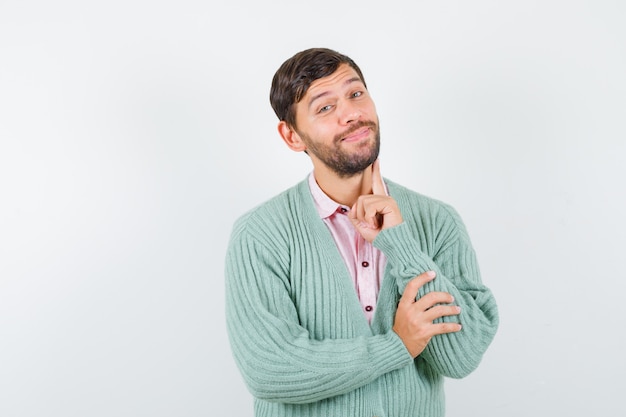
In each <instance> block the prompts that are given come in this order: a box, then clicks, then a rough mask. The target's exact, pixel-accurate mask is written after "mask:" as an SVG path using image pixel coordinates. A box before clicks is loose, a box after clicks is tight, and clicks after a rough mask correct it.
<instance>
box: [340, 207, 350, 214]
mask: <svg viewBox="0 0 626 417" xmlns="http://www.w3.org/2000/svg"><path fill="white" fill-rule="evenodd" d="M340 210H341V212H342V213H345V212H346V211H348V209H347V208H345V207H342V208H341V209H340Z"/></svg>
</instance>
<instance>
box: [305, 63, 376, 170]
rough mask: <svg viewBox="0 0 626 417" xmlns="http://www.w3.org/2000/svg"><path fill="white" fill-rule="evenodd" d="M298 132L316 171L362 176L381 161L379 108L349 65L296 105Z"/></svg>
mask: <svg viewBox="0 0 626 417" xmlns="http://www.w3.org/2000/svg"><path fill="white" fill-rule="evenodd" d="M296 131H297V133H298V135H299V136H300V138H301V139H302V141H303V142H304V143H305V145H306V150H307V152H308V153H309V156H310V157H311V159H312V161H313V165H314V167H315V169H329V170H331V171H333V172H334V173H335V174H337V175H339V176H340V177H351V176H353V175H355V174H358V173H360V172H361V171H363V170H364V169H365V168H367V167H368V166H369V165H371V164H372V163H373V162H374V161H375V160H376V158H377V157H378V152H379V149H380V129H379V126H378V116H377V114H376V108H375V106H374V102H373V101H372V99H371V97H370V95H369V93H368V91H367V89H366V88H365V85H364V84H363V82H362V81H361V79H360V78H359V76H358V75H357V73H356V72H355V71H354V70H353V69H352V68H351V67H350V66H349V65H347V64H342V65H340V66H339V68H337V71H335V72H334V73H333V74H332V75H330V76H328V77H325V78H320V79H318V80H315V81H314V82H313V83H312V84H311V86H310V87H309V89H308V91H307V92H306V94H305V95H304V97H303V98H302V100H300V102H299V103H298V104H297V105H296Z"/></svg>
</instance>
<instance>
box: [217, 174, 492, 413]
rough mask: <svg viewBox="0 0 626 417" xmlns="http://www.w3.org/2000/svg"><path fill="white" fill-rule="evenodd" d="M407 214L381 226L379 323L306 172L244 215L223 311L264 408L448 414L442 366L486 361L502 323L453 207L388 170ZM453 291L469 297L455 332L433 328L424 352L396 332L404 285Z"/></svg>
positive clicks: (258, 405)
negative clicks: (414, 350) (366, 310)
mask: <svg viewBox="0 0 626 417" xmlns="http://www.w3.org/2000/svg"><path fill="white" fill-rule="evenodd" d="M386 183H387V186H388V188H389V193H390V195H391V196H392V197H394V198H395V199H396V201H397V203H398V205H399V207H400V210H401V212H402V216H403V218H404V223H402V224H401V225H399V226H396V227H393V228H391V229H387V230H384V231H382V232H380V233H379V235H378V237H377V238H376V240H375V241H374V245H375V246H376V247H378V248H379V249H381V250H382V251H383V253H384V254H385V255H386V256H387V261H388V262H387V269H386V271H385V276H384V279H383V283H382V285H381V289H380V294H379V299H378V304H377V308H376V314H375V316H374V319H373V320H372V324H371V326H370V325H368V323H367V320H366V318H365V316H364V314H363V311H362V309H361V306H360V304H359V301H358V298H357V295H356V291H355V289H354V286H353V284H352V279H351V277H350V276H349V274H348V270H347V268H346V266H345V264H344V262H343V259H342V258H341V255H340V254H339V251H338V249H337V247H336V245H335V242H334V241H333V239H332V236H331V235H330V233H329V231H328V229H327V228H326V225H325V224H324V223H323V221H322V220H321V219H320V217H319V215H318V214H317V212H316V211H315V207H314V203H313V200H312V197H311V194H310V191H309V188H308V184H307V182H306V180H305V181H302V182H301V183H299V184H297V185H296V186H294V187H293V188H290V189H289V190H287V191H285V192H283V193H282V194H280V195H278V196H276V197H275V198H273V199H271V200H270V201H268V202H266V203H264V204H262V205H260V206H259V207H256V208H255V209H253V210H251V211H250V212H248V213H246V214H245V215H244V216H242V217H241V218H240V219H239V220H238V221H237V222H236V223H235V225H234V227H233V232H232V235H231V240H230V243H229V247H228V252H227V255H226V320H227V326H228V333H229V338H230V342H231V346H232V351H233V356H234V358H235V361H236V362H237V365H238V366H239V368H240V370H241V372H242V375H243V377H244V380H245V381H246V384H247V386H248V388H249V390H250V392H251V393H252V394H253V395H254V397H255V406H254V407H255V415H256V416H259V417H313V416H315V417H334V416H337V417H350V416H355V417H364V416H380V417H383V416H386V417H404V416H406V417H409V416H411V417H417V416H419V417H440V416H443V415H444V405H445V404H444V394H443V377H445V376H447V377H452V378H461V377H464V376H466V375H468V374H469V373H470V372H472V371H473V370H474V369H475V368H476V367H477V366H478V364H479V362H480V360H481V358H482V356H483V354H484V352H485V351H486V349H487V347H488V346H489V344H490V343H491V341H492V339H493V337H494V335H495V333H496V329H497V326H498V313H497V306H496V302H495V300H494V298H493V296H492V294H491V292H490V291H489V290H488V289H487V288H486V287H485V286H484V285H483V284H482V283H481V278H480V273H479V270H478V266H477V263H476V258H475V255H474V251H473V249H472V246H471V244H470V240H469V237H468V235H467V232H466V230H465V227H464V226H463V223H462V222H461V219H460V218H459V216H458V215H457V214H456V212H455V211H454V210H453V209H452V208H451V207H450V206H448V205H446V204H443V203H441V202H439V201H437V200H434V199H431V198H428V197H425V196H423V195H420V194H418V193H415V192H412V191H410V190H408V189H406V188H404V187H402V186H400V185H398V184H395V183H393V182H391V181H386ZM430 269H432V270H435V271H436V272H437V278H436V279H435V280H434V281H432V282H430V283H428V284H427V285H426V286H425V287H424V288H423V289H422V290H421V291H420V295H422V294H424V293H425V292H429V291H447V292H449V293H451V294H452V295H454V297H455V300H456V303H457V304H459V305H460V306H461V308H462V312H461V315H460V316H458V317H456V316H455V317H453V318H445V320H447V321H460V322H461V323H462V324H463V329H462V330H461V331H460V332H457V333H451V334H447V335H439V336H435V337H433V338H432V339H431V341H430V343H429V345H428V347H427V348H426V350H425V351H424V352H422V354H421V355H420V356H418V357H417V358H416V359H415V360H414V359H412V358H411V356H410V355H409V354H408V352H407V350H406V348H405V347H404V344H403V343H402V341H401V340H400V338H399V337H398V336H397V335H396V334H395V332H393V331H392V326H393V319H394V316H395V310H396V307H397V303H398V301H399V299H400V296H401V295H402V293H403V291H404V288H405V286H406V284H407V283H408V282H409V281H410V280H411V279H412V278H414V277H415V276H416V275H419V274H420V273H422V272H425V271H427V270H430Z"/></svg>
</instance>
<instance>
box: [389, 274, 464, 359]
mask: <svg viewBox="0 0 626 417" xmlns="http://www.w3.org/2000/svg"><path fill="white" fill-rule="evenodd" d="M434 278H435V273H434V272H433V271H428V272H424V273H423V274H421V275H419V276H417V277H415V278H413V279H412V280H411V281H409V283H408V284H407V286H406V288H405V289H404V293H403V294H402V297H401V298H400V302H399V303H398V308H397V310H396V317H395V320H394V324H393V331H394V332H396V334H397V335H398V336H399V337H400V339H401V340H402V342H403V343H404V346H406V348H407V350H408V351H409V353H410V354H411V356H413V357H414V358H415V357H417V355H419V354H420V353H422V351H423V350H424V349H426V345H428V342H430V339H431V338H432V337H433V336H435V335H438V334H445V333H454V332H458V331H459V330H461V325H460V324H458V323H433V321H434V320H436V319H438V318H440V317H444V316H454V315H458V314H460V312H461V307H459V306H455V305H449V304H451V303H453V302H454V297H453V296H452V295H451V294H448V293H447V292H429V293H427V294H425V295H424V296H423V297H421V298H420V299H419V300H416V297H417V294H418V292H419V289H420V288H421V287H422V286H423V285H424V284H426V283H427V282H430V281H432V280H433V279H434Z"/></svg>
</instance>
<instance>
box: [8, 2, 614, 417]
mask: <svg viewBox="0 0 626 417" xmlns="http://www.w3.org/2000/svg"><path fill="white" fill-rule="evenodd" d="M624 22H626V6H625V3H624V2H622V1H618V0H615V1H608V0H595V1H591V0H590V1H576V0H574V1H565V0H562V1H556V0H542V1H539V0H526V1H501V0H498V1H496V0H493V1H486V0H481V1H442V0H440V1H416V2H408V1H406V2H405V1H402V2H396V1H384V2H383V1H363V0H361V1H354V2H341V1H332V2H325V1H322V2H306V3H305V2H296V1H287V0H277V1H274V2H272V3H271V5H270V4H265V3H264V2H258V1H253V0H246V1H238V2H237V1H234V2H225V1H224V2H219V1H185V0H182V1H175V2H174V1H169V2H167V1H147V0H125V1H108V2H85V1H73V2H72V1H62V0H60V1H54V2H52V1H50V2H49V1H23V0H22V1H9V0H2V1H0V141H1V142H0V199H1V201H0V203H1V204H0V274H1V275H0V416H2V417H41V416H46V417H47V416H54V417H57V416H58V417H74V416H75V417H84V416H129V417H131V416H132V417H137V416H150V417H158V416H164V417H165V416H168V417H169V416H215V415H218V416H251V415H252V400H251V397H250V395H249V394H248V392H247V390H246V388H245V385H244V383H243V380H242V379H241V377H240V375H239V373H238V370H237V369H236V367H235V365H234V362H233V359H232V357H231V354H230V349H229V346H228V342H227V338H226V332H225V325H224V296H223V292H224V287H223V264H224V254H225V246H226V244H227V240H228V237H229V234H230V228H231V226H232V223H233V221H234V220H235V218H237V217H238V216H239V215H241V214H242V213H243V212H244V211H246V210H248V209H250V208H251V207H253V206H254V205H256V204H258V203H260V202H262V201H264V200H266V199H268V198H270V197H271V196H273V195H275V194H276V193H278V192H280V191H282V190H283V189H285V188H287V187H288V186H290V185H292V184H294V183H295V182H297V181H300V180H301V179H303V178H304V177H305V176H306V174H307V173H308V172H309V170H310V169H311V165H310V162H309V161H308V157H306V156H305V155H304V154H295V153H293V152H291V151H290V150H288V149H287V148H286V146H285V145H284V144H283V143H282V142H281V140H280V138H279V136H278V134H277V132H276V122H277V120H276V118H275V116H274V114H273V113H272V111H271V108H270V106H269V101H268V92H269V86H270V80H271V77H272V75H273V74H274V71H275V70H276V69H277V68H278V66H279V65H280V64H281V63H282V62H283V61H284V60H285V59H286V58H288V57H290V56H291V55H293V54H294V53H296V52H298V51H299V50H301V49H305V48H308V47H313V46H325V47H330V48H333V49H336V50H338V51H340V52H343V53H345V54H347V55H349V56H351V57H352V58H353V59H355V60H356V62H357V63H358V64H359V65H360V67H361V69H362V70H363V72H364V74H365V78H366V81H367V83H368V85H369V88H370V91H371V93H372V95H373V97H374V100H375V102H376V105H377V108H378V111H379V116H380V120H381V129H382V150H381V166H382V170H383V175H384V176H386V177H388V178H390V179H393V180H395V181H397V182H400V183H402V184H404V185H406V186H408V187H410V188H413V189H415V190H417V191H420V192H422V193H424V194H427V195H430V196H432V197H435V198H438V199H441V200H443V201H446V202H448V203H450V204H451V205H453V206H454V207H455V208H456V209H457V210H458V211H459V212H460V213H461V215H462V217H463V219H464V220H465V222H466V225H467V227H468V229H469V231H470V235H471V237H472V239H473V242H474V245H475V248H476V251H477V254H478V258H479V262H480V265H481V270H482V273H483V279H484V281H485V283H486V284H487V285H489V286H490V287H491V288H492V290H493V292H494V294H495V295H496V297H497V300H498V303H499V306H500V313H501V327H500V331H499V333H498V335H497V336H496V339H495V341H494V343H493V344H492V346H491V347H490V349H489V350H488V352H487V354H486V356H485V358H484V360H483V362H482V364H481V365H480V367H479V369H478V370H477V371H476V372H475V373H474V374H472V375H471V376H469V377H467V378H465V379H462V380H458V381H452V380H449V381H448V382H447V383H446V385H447V398H448V400H447V407H448V415H449V416H459V415H466V416H467V415H468V416H478V415H480V416H486V417H488V416H494V417H495V416H498V417H501V416H509V417H515V416H533V417H534V416H555V415H568V416H589V415H607V416H617V415H624V413H625V412H626V405H624V401H623V391H624V386H625V385H624V382H623V375H624V374H625V373H626V361H625V359H624V357H625V355H624V352H625V351H626V342H625V340H626V338H625V337H624V336H623V332H624V317H625V314H624V313H625V309H624V307H623V303H624V292H625V290H626V284H625V283H624V282H625V275H624V266H623V264H624V251H625V249H626V220H625V218H624V213H625V212H626V197H625V195H624V194H625V193H624V188H625V187H624V178H626V168H625V167H624V164H625V163H624V158H625V155H626V127H625V123H626V117H625V116H626V98H625V97H626V76H625V75H626V47H625V45H626V29H625V28H626V25H625V24H624ZM251 343H253V341H251Z"/></svg>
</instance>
